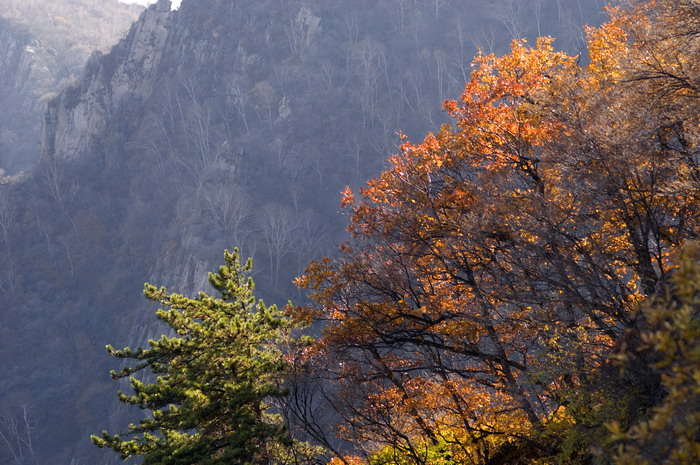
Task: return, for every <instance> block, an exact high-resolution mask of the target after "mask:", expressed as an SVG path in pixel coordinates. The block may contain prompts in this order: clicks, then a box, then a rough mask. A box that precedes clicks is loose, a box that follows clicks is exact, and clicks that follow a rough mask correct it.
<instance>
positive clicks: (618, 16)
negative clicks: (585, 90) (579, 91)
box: [586, 8, 629, 87]
mask: <svg viewBox="0 0 700 465" xmlns="http://www.w3.org/2000/svg"><path fill="white" fill-rule="evenodd" d="M608 11H609V14H610V20H609V21H608V22H607V23H605V24H603V25H602V26H600V27H599V28H590V27H589V28H587V29H586V35H587V37H588V55H589V57H590V60H591V62H590V64H589V65H588V67H587V71H588V75H589V76H590V79H591V81H590V83H589V85H590V86H591V87H598V86H601V85H603V84H604V83H606V84H607V83H610V82H618V81H619V80H620V79H621V78H622V76H623V75H624V72H625V69H626V64H627V63H626V61H627V60H628V58H629V45H628V41H629V37H628V35H627V32H626V30H625V25H626V24H628V18H627V17H626V16H625V15H623V14H622V12H621V10H620V8H610V9H609V10H608Z"/></svg>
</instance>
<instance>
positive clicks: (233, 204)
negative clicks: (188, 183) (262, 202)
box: [200, 184, 252, 247]
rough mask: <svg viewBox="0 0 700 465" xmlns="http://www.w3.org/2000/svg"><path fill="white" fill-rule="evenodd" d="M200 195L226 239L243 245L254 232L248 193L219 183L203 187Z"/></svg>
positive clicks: (237, 244)
mask: <svg viewBox="0 0 700 465" xmlns="http://www.w3.org/2000/svg"><path fill="white" fill-rule="evenodd" d="M200 195H201V197H202V199H203V201H204V205H205V208H206V210H207V212H208V213H209V214H210V215H211V218H212V220H213V221H214V223H215V224H216V226H217V228H218V229H219V230H221V231H222V232H223V234H224V236H225V237H226V240H227V241H231V242H232V244H233V245H235V246H236V247H242V246H243V244H244V243H245V242H246V240H247V239H248V236H249V235H250V234H251V232H252V228H251V227H250V226H249V224H248V223H249V220H250V216H251V205H250V200H249V197H248V194H247V193H246V192H245V191H244V190H243V189H242V188H239V187H233V186H227V185H222V184H218V185H214V186H207V187H202V188H201V189H200Z"/></svg>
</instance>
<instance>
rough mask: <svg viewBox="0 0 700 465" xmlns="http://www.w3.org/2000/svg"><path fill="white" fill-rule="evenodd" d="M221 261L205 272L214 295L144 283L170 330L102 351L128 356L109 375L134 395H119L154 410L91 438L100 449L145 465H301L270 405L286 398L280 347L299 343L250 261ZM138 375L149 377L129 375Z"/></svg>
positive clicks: (230, 258) (233, 255)
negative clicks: (145, 343)
mask: <svg viewBox="0 0 700 465" xmlns="http://www.w3.org/2000/svg"><path fill="white" fill-rule="evenodd" d="M224 259H225V265H224V266H222V267H221V268H220V269H219V271H218V272H217V273H216V274H213V273H212V274H210V277H209V279H210V282H211V284H212V286H213V287H214V288H215V289H216V290H217V291H218V292H219V293H220V295H221V296H220V297H219V298H214V297H210V296H208V295H206V294H204V293H200V295H199V296H198V297H197V298H196V299H190V298H187V297H184V296H181V295H178V294H168V293H167V292H166V290H165V288H160V289H158V288H156V287H154V286H151V285H146V288H145V291H144V292H145V294H146V297H147V298H149V299H150V300H154V301H157V302H160V303H161V304H162V305H164V306H165V308H166V309H162V310H159V311H158V313H157V315H158V318H159V319H160V320H162V321H164V322H165V323H167V324H168V326H170V328H171V330H172V332H173V336H165V335H164V336H162V337H161V338H160V339H159V340H151V341H149V346H150V347H148V348H145V349H138V350H132V349H130V348H125V349H123V350H115V349H113V348H112V347H110V346H108V348H107V349H108V351H109V353H110V354H111V355H113V356H115V357H117V358H120V359H127V360H129V361H132V362H133V364H131V365H129V366H127V367H125V368H124V369H122V370H121V371H118V372H112V377H113V378H115V379H119V378H125V377H129V380H130V383H131V389H132V391H133V393H131V394H127V393H119V399H120V400H121V401H122V402H124V403H127V404H132V405H137V406H139V407H140V408H142V409H145V410H148V411H149V413H150V415H149V416H148V418H145V419H143V420H141V422H140V423H139V424H132V425H129V427H128V429H127V431H126V432H125V433H123V434H114V435H112V434H109V433H107V432H106V431H104V432H103V433H102V435H101V436H99V437H98V436H92V440H93V442H94V443H95V444H96V445H97V446H98V447H109V448H111V449H113V450H114V451H115V452H117V453H119V454H120V456H121V457H122V459H126V458H129V457H135V456H142V457H143V463H144V464H166V463H167V464H171V465H172V464H212V465H213V464H230V463H237V464H280V463H286V461H287V460H291V459H289V457H294V458H295V459H296V462H295V463H299V460H300V459H299V456H298V455H299V454H300V452H299V451H300V450H303V449H304V448H303V447H302V446H303V445H299V444H296V445H295V444H294V441H292V439H291V438H290V436H289V433H288V432H287V431H286V430H285V428H284V425H283V422H282V420H281V419H280V418H278V416H277V415H275V414H273V413H271V412H270V410H269V406H270V403H271V401H272V400H274V399H277V398H281V397H283V396H285V391H284V389H283V388H281V384H280V383H281V377H282V375H283V373H284V372H285V370H286V369H287V361H286V359H285V357H284V356H283V354H282V352H281V350H282V347H283V346H287V347H293V346H294V345H295V344H296V343H295V342H294V341H293V340H292V339H291V338H290V337H289V332H290V330H291V328H292V325H291V323H290V322H289V320H288V319H286V318H285V317H284V315H283V314H282V312H280V311H279V310H278V309H277V308H276V307H275V306H271V307H268V306H266V305H265V304H264V303H263V302H262V301H258V300H256V299H255V297H254V296H253V289H254V284H253V281H252V279H250V278H248V277H247V274H248V273H250V271H251V261H250V260H249V261H248V262H247V263H246V264H244V265H241V264H240V261H239V257H238V252H237V251H234V252H233V253H228V252H226V253H225V255H224ZM143 371H147V372H150V373H151V374H152V375H155V378H150V377H149V378H139V377H136V376H134V375H136V374H138V373H140V372H143Z"/></svg>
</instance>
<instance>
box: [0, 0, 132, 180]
mask: <svg viewBox="0 0 700 465" xmlns="http://www.w3.org/2000/svg"><path fill="white" fill-rule="evenodd" d="M142 10H143V8H142V7H140V6H138V5H127V4H125V3H120V2H118V1H116V0H59V1H46V0H2V1H0V107H1V108H3V111H2V113H1V114H0V169H3V170H5V171H6V172H7V173H9V174H14V173H17V172H18V171H20V170H22V169H26V168H27V167H29V166H30V165H31V164H32V163H34V162H35V161H36V153H37V143H38V137H39V129H40V127H41V118H42V116H43V114H44V112H45V111H46V103H47V102H48V101H49V100H51V99H52V98H53V97H55V96H56V95H57V94H58V92H59V90H60V89H61V88H63V87H65V86H66V85H67V84H68V83H71V82H74V81H75V80H76V79H77V77H78V76H80V74H81V72H82V68H83V66H84V65H85V62H86V61H87V59H88V58H89V56H90V55H91V54H92V53H93V52H95V51H100V52H106V51H107V50H109V48H110V47H111V46H112V45H114V44H115V43H116V42H117V41H118V40H119V38H121V37H122V36H123V35H124V34H125V33H126V31H127V30H128V28H129V26H130V25H131V23H132V22H134V21H135V20H136V19H137V18H138V15H139V13H140V12H141V11H142Z"/></svg>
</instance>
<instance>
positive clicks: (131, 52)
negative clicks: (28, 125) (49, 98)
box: [41, 0, 171, 160]
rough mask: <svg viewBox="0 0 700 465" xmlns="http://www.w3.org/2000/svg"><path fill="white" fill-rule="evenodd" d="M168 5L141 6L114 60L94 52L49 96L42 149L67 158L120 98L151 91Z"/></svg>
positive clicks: (84, 149)
mask: <svg viewBox="0 0 700 465" xmlns="http://www.w3.org/2000/svg"><path fill="white" fill-rule="evenodd" d="M170 7H171V3H170V1H169V0H159V1H158V3H157V4H156V5H154V6H152V7H151V8H149V9H148V10H146V11H145V12H144V13H143V15H142V16H141V18H140V20H139V21H138V22H137V23H135V24H134V26H133V27H132V28H131V30H130V31H129V33H128V35H127V37H126V38H125V39H123V40H122V42H121V43H120V47H119V50H120V51H124V56H123V57H119V58H120V59H119V62H115V59H114V58H115V57H114V56H113V55H108V56H106V57H103V55H102V54H101V53H99V52H97V53H94V54H93V55H92V57H91V58H90V61H88V63H87V66H86V69H85V71H84V73H83V76H82V78H81V80H80V82H79V83H77V84H74V85H73V86H71V87H70V89H69V90H67V91H65V92H63V93H62V94H60V96H59V97H58V98H57V99H55V100H54V101H53V102H51V104H50V105H49V108H48V111H47V114H46V117H45V119H44V125H43V128H42V142H43V143H42V145H41V146H42V148H43V150H44V153H47V154H50V155H51V156H55V157H56V158H57V159H68V160H70V159H73V158H74V157H76V156H78V155H79V154H85V153H89V149H90V148H91V144H92V143H94V138H95V137H96V136H99V135H101V134H103V133H104V132H105V130H106V129H107V127H106V122H107V118H108V117H109V115H111V114H114V113H116V112H117V111H118V109H119V108H120V106H121V105H122V103H123V102H124V101H127V100H130V99H131V100H134V99H143V98H147V97H148V96H149V95H150V93H151V91H152V85H153V82H154V81H155V80H156V79H157V77H158V76H157V75H158V72H159V70H160V69H159V64H160V60H161V58H162V55H163V52H164V50H165V43H166V40H167V38H168V31H169V26H170V22H171V15H170ZM115 53H116V52H115Z"/></svg>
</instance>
